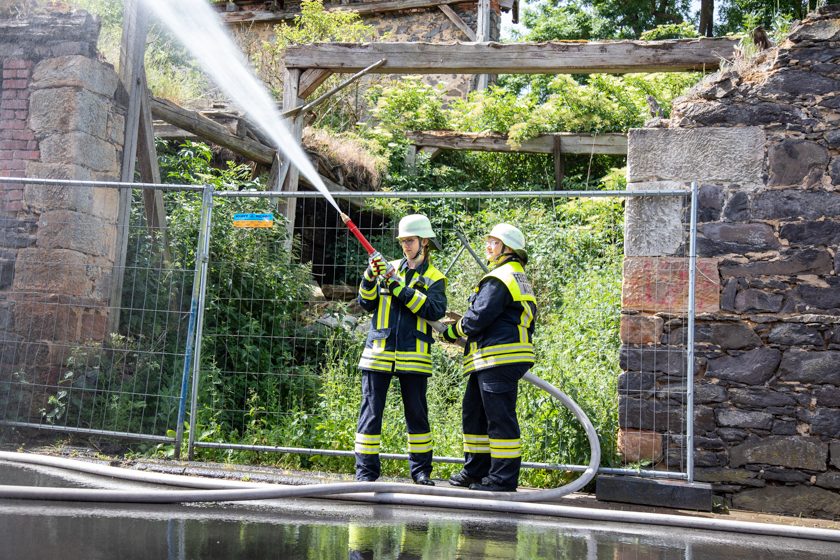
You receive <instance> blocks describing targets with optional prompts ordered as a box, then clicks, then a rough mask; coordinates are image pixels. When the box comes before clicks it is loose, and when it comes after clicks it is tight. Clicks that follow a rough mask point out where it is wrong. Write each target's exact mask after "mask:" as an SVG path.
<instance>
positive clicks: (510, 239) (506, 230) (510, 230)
mask: <svg viewBox="0 0 840 560" xmlns="http://www.w3.org/2000/svg"><path fill="white" fill-rule="evenodd" d="M487 237H495V238H496V239H498V240H499V241H501V242H502V243H504V244H505V245H507V246H508V247H510V248H511V249H513V250H514V251H516V252H517V253H518V252H519V251H523V250H524V249H525V236H524V235H523V234H522V232H521V231H519V228H517V227H515V226H512V225H510V224H498V225H496V226H494V227H493V229H492V230H490V233H488V234H487Z"/></svg>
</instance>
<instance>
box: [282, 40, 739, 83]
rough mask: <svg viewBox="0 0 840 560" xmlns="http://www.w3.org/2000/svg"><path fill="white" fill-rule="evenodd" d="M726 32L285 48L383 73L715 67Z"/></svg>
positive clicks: (305, 62)
mask: <svg viewBox="0 0 840 560" xmlns="http://www.w3.org/2000/svg"><path fill="white" fill-rule="evenodd" d="M737 44H738V41H737V40H735V39H730V38H727V37H712V38H701V39H672V40H668V41H604V42H552V43H504V44H502V43H319V44H315V45H299V46H292V47H289V48H288V49H287V50H286V54H285V57H284V61H285V64H286V67H287V68H290V69H291V68H305V69H311V68H318V69H322V70H331V71H333V72H357V71H359V70H361V69H362V68H365V67H367V66H370V65H371V64H373V63H375V62H376V61H377V60H380V59H382V58H384V59H386V60H387V62H386V63H385V64H383V65H382V66H380V67H379V68H377V69H376V70H375V72H378V73H380V74H423V73H429V74H450V73H451V74H594V73H609V74H624V73H628V72H682V71H702V70H714V69H716V68H717V67H718V65H719V64H720V60H721V59H727V58H732V56H733V55H734V52H735V46H736V45H737Z"/></svg>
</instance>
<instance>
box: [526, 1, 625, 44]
mask: <svg viewBox="0 0 840 560" xmlns="http://www.w3.org/2000/svg"><path fill="white" fill-rule="evenodd" d="M520 9H521V8H520ZM522 23H523V25H524V26H525V28H526V31H525V32H524V33H515V34H514V38H516V39H522V40H524V41H537V42H539V41H569V40H580V39H583V40H599V39H608V38H612V37H614V36H615V27H614V25H613V24H612V22H610V21H609V20H607V19H606V18H604V17H603V16H601V15H600V14H598V13H597V12H593V11H591V10H586V9H584V8H582V7H581V6H580V5H578V4H566V3H558V2H540V3H536V4H530V3H529V4H527V5H526V6H525V9H524V13H523V15H522Z"/></svg>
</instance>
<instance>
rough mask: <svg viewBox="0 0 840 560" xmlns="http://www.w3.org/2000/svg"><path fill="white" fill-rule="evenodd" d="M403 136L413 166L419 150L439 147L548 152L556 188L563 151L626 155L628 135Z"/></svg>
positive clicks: (561, 172)
mask: <svg viewBox="0 0 840 560" xmlns="http://www.w3.org/2000/svg"><path fill="white" fill-rule="evenodd" d="M406 138H408V140H409V141H410V142H411V146H409V148H408V152H407V154H406V164H407V165H408V166H409V167H413V166H414V164H415V160H416V157H417V153H418V152H419V153H427V154H429V156H430V157H434V156H435V155H436V154H437V152H439V151H440V150H470V151H478V152H517V153H531V154H551V155H552V158H553V160H554V183H555V186H556V188H557V189H558V190H560V188H561V185H562V182H563V176H564V175H565V167H566V165H565V159H564V156H565V154H585V155H593V154H606V155H623V156H626V155H627V135H626V134H624V133H620V132H610V133H605V134H575V133H571V132H555V133H552V134H542V135H540V136H537V137H535V138H531V139H529V140H526V141H524V142H522V143H521V144H519V145H518V146H516V147H513V146H511V145H510V143H509V141H508V137H507V135H506V134H492V133H490V134H488V133H470V132H452V131H448V130H434V131H418V132H409V133H407V134H406Z"/></svg>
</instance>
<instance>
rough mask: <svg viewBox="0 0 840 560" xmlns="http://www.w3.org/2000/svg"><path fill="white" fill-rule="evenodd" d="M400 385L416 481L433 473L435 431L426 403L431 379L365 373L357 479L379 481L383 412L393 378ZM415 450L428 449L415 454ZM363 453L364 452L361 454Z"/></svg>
mask: <svg viewBox="0 0 840 560" xmlns="http://www.w3.org/2000/svg"><path fill="white" fill-rule="evenodd" d="M394 377H396V378H397V380H398V381H399V384H400V394H401V396H402V402H403V409H404V411H405V423H406V427H407V428H408V439H409V453H408V464H409V468H410V471H411V478H412V480H417V477H418V476H419V475H420V474H426V475H427V476H429V475H431V473H432V450H431V429H430V428H429V407H428V404H427V402H426V388H427V387H428V379H429V378H428V377H427V376H425V375H418V374H401V375H394V374H389V373H379V372H372V371H367V370H362V406H361V410H360V411H359V422H358V425H357V427H356V478H357V479H373V480H375V479H377V478H379V475H380V473H381V464H380V460H379V443H380V438H381V434H382V413H383V411H384V410H385V399H386V397H387V395H388V387H389V386H390V385H391V379H392V378H394ZM412 448H414V449H426V448H427V449H428V451H424V452H412ZM360 451H361V452H360Z"/></svg>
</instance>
